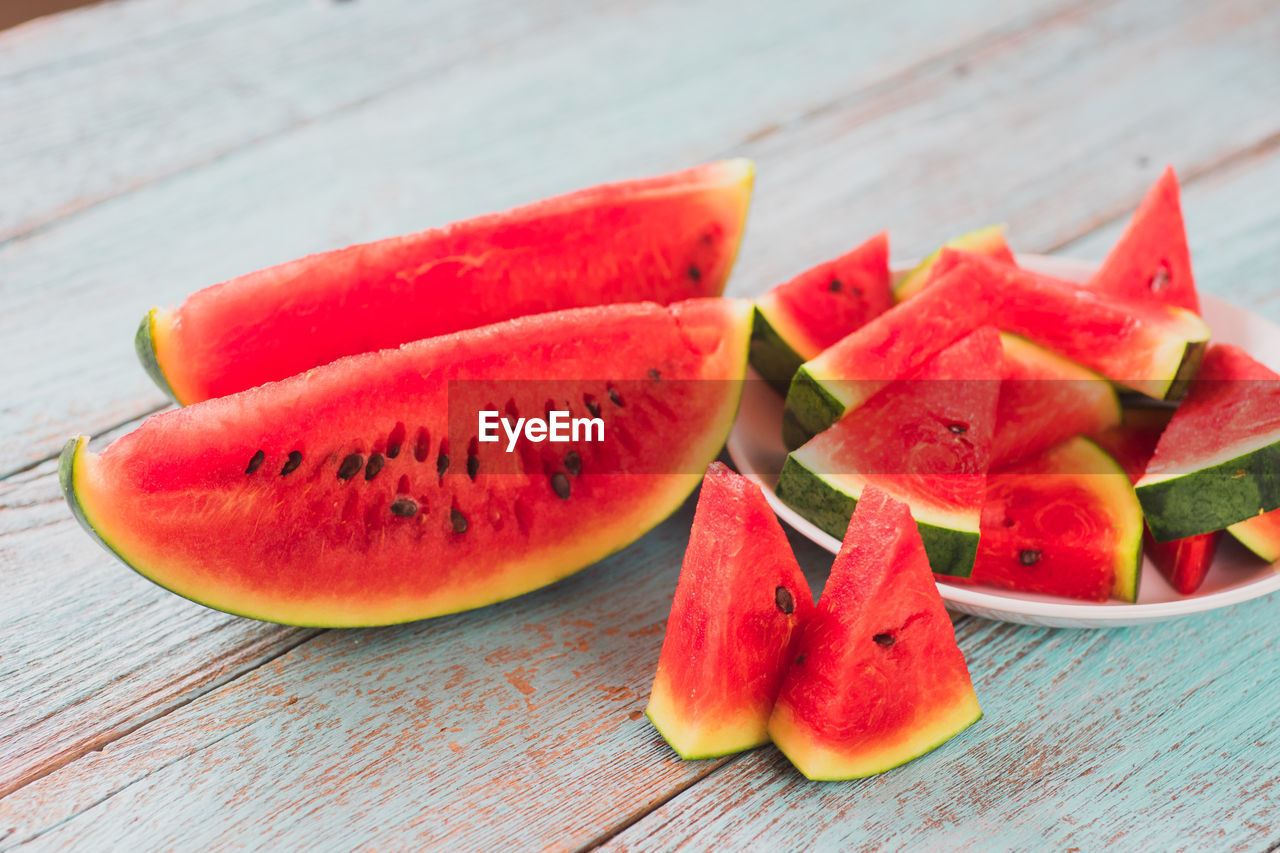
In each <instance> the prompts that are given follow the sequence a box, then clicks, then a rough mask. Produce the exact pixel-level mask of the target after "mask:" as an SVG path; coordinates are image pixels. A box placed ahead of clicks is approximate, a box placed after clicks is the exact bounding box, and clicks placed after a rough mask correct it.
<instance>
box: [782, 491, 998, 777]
mask: <svg viewBox="0 0 1280 853" xmlns="http://www.w3.org/2000/svg"><path fill="white" fill-rule="evenodd" d="M792 661H793V662H792V665H791V667H790V668H789V669H788V670H787V674H786V677H785V678H784V679H783V683H782V689H781V691H780V692H779V694H778V701H777V704H776V705H775V706H774V709H773V716H772V717H771V718H770V720H769V734H770V736H771V737H772V738H773V741H774V743H776V744H777V745H778V748H779V749H781V750H782V752H783V753H785V754H786V756H787V758H789V759H790V760H791V763H792V764H794V765H795V766H796V767H797V768H798V769H799V770H800V772H802V773H803V774H804V775H805V776H807V777H809V778H810V779H854V778H859V777H863V776H870V775H873V774H875V773H882V772H884V771H885V770H888V769H890V768H892V767H896V766H898V765H900V764H903V763H905V762H907V761H910V760H911V759H913V758H915V757H917V756H919V755H923V754H924V753H926V752H929V751H930V750H932V749H934V748H936V747H937V746H939V745H941V744H942V743H944V742H946V741H947V740H949V739H951V738H952V737H954V736H955V735H956V734H958V733H959V732H961V731H963V730H964V729H966V728H968V727H969V726H971V725H972V724H973V723H975V722H977V721H978V719H979V718H980V717H981V716H982V709H981V708H980V707H979V705H978V697H977V695H976V694H975V693H974V690H973V683H972V682H971V681H970V678H969V670H968V668H967V666H966V665H965V660H964V655H963V654H962V653H961V652H960V648H959V647H958V646H957V645H956V639H955V632H954V630H953V629H952V627H951V620H950V619H949V618H948V616H947V611H946V609H945V608H944V607H943V604H942V598H941V597H940V596H939V595H938V590H937V587H936V586H935V585H934V583H933V577H932V575H931V574H930V573H929V561H928V559H927V558H926V556H925V551H924V545H923V543H922V542H921V540H920V534H919V532H918V530H917V529H916V525H915V523H914V522H913V520H912V518H911V512H910V511H909V510H908V508H907V507H906V505H905V504H902V503H899V502H897V501H895V500H893V499H892V498H890V497H889V496H888V495H886V494H885V493H884V492H881V491H880V490H878V489H877V488H875V487H874V486H869V487H868V488H867V489H866V491H865V492H864V493H863V496H862V499H861V500H860V501H859V502H858V508H857V511H856V512H855V513H854V515H853V517H852V519H850V522H849V529H848V531H847V532H846V533H845V536H844V541H843V544H842V545H841V547H840V553H839V555H838V556H837V557H836V560H835V564H834V565H833V566H832V569H831V577H830V578H829V579H828V580H827V585H826V588H825V589H824V590H823V592H822V598H821V600H820V601H819V602H818V607H817V610H816V611H815V612H814V614H813V615H812V617H810V619H809V620H808V622H807V623H806V624H805V626H804V627H803V629H802V631H801V635H800V640H799V642H798V643H797V645H796V648H795V653H794V656H793V658H792Z"/></svg>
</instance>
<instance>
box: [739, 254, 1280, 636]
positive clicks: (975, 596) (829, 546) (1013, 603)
mask: <svg viewBox="0 0 1280 853" xmlns="http://www.w3.org/2000/svg"><path fill="white" fill-rule="evenodd" d="M1016 258H1017V260H1018V263H1019V264H1021V265H1023V266H1026V267H1028V268H1030V269H1035V270H1038V271H1041V272H1045V273H1049V274H1056V275H1059V276H1061V277H1064V278H1072V279H1076V280H1079V279H1081V278H1084V277H1087V276H1088V275H1090V274H1091V273H1092V271H1093V270H1095V269H1097V266H1098V264H1097V263H1094V262H1091V261H1085V260H1083V259H1079V258H1066V257H1058V256H1054V255H1038V254H1026V253H1019V254H1018V255H1016ZM914 266H915V264H914V263H913V262H911V261H905V262H901V263H898V264H894V265H893V273H894V275H901V274H902V273H903V272H905V271H907V270H910V269H911V268H912V267H914ZM1200 299H1201V302H1202V303H1207V304H1208V305H1210V306H1212V308H1213V309H1214V310H1215V311H1224V312H1229V313H1238V314H1240V315H1243V317H1244V318H1247V320H1248V321H1249V322H1250V323H1254V324H1259V328H1260V329H1261V330H1265V331H1267V332H1269V333H1270V334H1272V335H1274V336H1275V338H1276V339H1278V340H1280V326H1277V325H1276V324H1275V323H1273V322H1271V321H1270V320H1268V319H1266V318H1265V317H1262V316H1261V315H1259V314H1256V313H1254V312H1253V311H1250V310H1248V309H1246V308H1241V307H1239V306H1237V305H1234V304H1232V303H1230V302H1228V301H1226V300H1224V299H1221V298H1219V297H1217V296H1214V295H1213V294H1201V295H1200ZM749 369H750V368H749ZM748 432H749V430H748V429H747V427H746V426H745V424H744V421H743V419H742V418H738V419H736V420H735V421H734V424H733V429H732V430H731V432H730V434H729V439H728V442H727V443H726V450H727V451H728V454H729V458H730V459H732V460H733V463H734V466H735V467H736V468H737V469H738V471H739V472H740V473H741V474H742V475H743V476H745V477H747V479H749V480H751V481H752V482H754V483H756V484H757V485H758V486H760V489H761V491H763V492H764V496H765V500H766V501H768V503H769V506H770V507H771V508H772V509H773V511H774V513H775V514H776V515H777V516H778V517H779V518H780V519H782V520H783V521H784V522H786V523H787V524H788V525H789V526H790V527H791V528H792V529H793V530H795V531H796V532H797V533H799V534H800V535H802V536H804V537H805V538H806V539H808V540H810V541H811V542H813V543H814V544H816V545H818V546H819V547H820V548H822V549H823V550H825V551H828V552H830V553H831V554H835V553H837V552H838V551H839V549H840V541H839V540H838V539H836V538H835V537H834V536H832V535H830V534H829V533H827V532H826V531H823V530H821V529H819V528H818V527H817V526H816V525H814V524H813V523H812V522H810V521H809V520H808V519H806V518H804V517H803V516H801V515H800V514H799V513H798V512H796V511H795V510H794V509H792V508H791V507H789V506H787V505H786V504H785V503H783V502H782V501H781V500H780V499H779V498H778V496H777V494H775V492H774V490H773V489H772V488H771V487H770V486H769V483H768V481H767V480H765V479H764V477H763V476H762V475H761V474H760V472H759V471H757V470H756V468H755V466H754V465H752V464H751V456H750V452H749V450H748V447H749V446H750V443H749V436H748ZM1273 565H1274V564H1273ZM935 584H936V585H937V587H938V591H939V593H940V594H941V596H942V599H943V601H944V602H945V603H946V605H947V607H948V608H950V609H952V610H958V611H960V612H962V613H967V614H970V615H975V616H980V617H983V618H986V619H993V620H998V621H1004V622H1013V623H1021V624H1030V625H1043V626H1048V627H1069V628H1111V627H1120V626H1124V625H1140V624H1146V623H1151V622H1163V621H1167V620H1170V619H1178V618H1181V617H1184V616H1191V615H1193V614H1196V613H1204V612H1206V611H1210V610H1218V609H1221V608H1224V607H1231V606H1233V605H1236V604H1241V603H1243V602H1246V601H1251V600H1253V599H1255V598H1261V597H1263V596H1265V595H1269V594H1271V593H1273V592H1276V591H1277V590H1280V571H1275V570H1274V568H1273V571H1272V572H1271V573H1270V574H1268V575H1262V576H1260V577H1258V578H1257V579H1255V580H1252V581H1248V582H1245V583H1243V584H1241V585H1239V586H1234V587H1230V588H1228V589H1222V590H1218V591H1216V592H1211V593H1206V594H1204V595H1198V594H1192V595H1190V596H1186V597H1183V598H1180V599H1175V600H1172V601H1154V602H1148V603H1146V604H1142V603H1127V602H1115V601H1109V602H1098V603H1089V602H1076V601H1070V600H1065V599H1064V600H1063V601H1061V602H1059V601H1036V600H1030V599H1025V598H1017V597H1013V596H1010V595H1008V594H1005V593H1001V592H998V591H994V590H993V591H987V590H982V589H978V588H975V587H967V586H958V585H955V584H949V583H946V582H945V581H936V580H935Z"/></svg>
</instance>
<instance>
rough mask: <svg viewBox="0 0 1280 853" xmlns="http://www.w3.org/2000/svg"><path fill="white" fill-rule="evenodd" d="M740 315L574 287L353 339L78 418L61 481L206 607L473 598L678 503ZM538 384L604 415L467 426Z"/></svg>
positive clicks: (384, 615) (726, 371) (530, 581)
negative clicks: (279, 373) (170, 403)
mask: <svg viewBox="0 0 1280 853" xmlns="http://www.w3.org/2000/svg"><path fill="white" fill-rule="evenodd" d="M750 312H751V305H750V303H749V302H746V301H745V300H741V301H740V300H726V299H699V300H690V301H687V302H680V303H676V304H674V305H672V306H670V307H667V308H664V307H661V306H658V305H655V304H653V303H632V304H627V305H612V306H602V307H595V308H579V309H571V310H567V311H561V312H555V313H550V314H542V315H537V316H532V317H522V318H519V319H516V320H510V321H507V322H505V323H499V324H496V325H493V326H486V327H483V328H480V329H474V330H470V331H466V332H459V333H455V334H453V335H445V336H440V337H435V338H428V339H426V340H422V341H417V342H414V343H412V344H406V345H405V346H403V347H401V348H399V349H394V350H383V351H380V352H375V353H365V354H362V355H358V356H351V357H349V358H346V359H342V360H339V361H337V362H334V363H332V364H329V365H325V366H323V367H318V368H315V369H314V370H311V371H308V372H307V373H304V374H300V375H298V376H294V377H291V378H289V379H286V380H282V381H280V382H276V383H269V384H267V385H263V386H259V387H258V388H254V389H250V390H248V391H245V392H242V393H240V394H234V395H231V396H228V397H220V398H217V399H215V400H208V401H205V402H203V403H199V404H196V405H193V406H190V407H188V408H185V409H178V410H175V411H170V412H164V413H162V414H159V415H154V416H152V417H150V418H148V419H147V420H146V421H144V422H143V424H142V425H141V426H139V427H138V428H137V429H136V430H134V431H133V432H131V433H129V434H128V435H125V436H123V437H122V438H119V439H117V440H116V441H115V442H113V443H112V444H111V445H110V446H109V447H107V448H106V449H105V450H103V451H102V452H101V453H91V452H89V451H88V449H87V447H86V439H83V438H81V439H73V440H72V441H71V442H70V443H69V445H68V447H67V448H66V449H65V450H64V451H63V459H62V464H61V465H60V469H59V473H60V479H61V481H62V485H63V490H64V492H65V494H66V496H67V499H68V501H69V503H70V504H71V507H72V510H73V512H74V513H75V514H76V515H77V517H78V518H79V519H80V521H81V522H82V523H83V524H84V525H85V527H86V528H88V529H89V530H90V532H91V533H93V534H94V535H95V536H97V537H98V538H99V539H100V540H101V541H102V542H103V544H105V545H106V546H107V547H108V548H110V549H111V550H112V551H114V552H115V553H116V554H117V555H119V556H120V557H121V558H122V559H123V560H124V561H125V562H126V563H128V564H129V565H130V566H132V567H133V568H135V569H136V570H137V571H139V572H140V573H142V574H143V575H145V576H146V577H148V578H150V579H151V580H153V581H155V582H157V583H159V584H161V585H162V586H165V587H167V588H169V589H171V590H173V591H174V592H177V593H178V594H180V595H183V596H185V597H188V598H191V599H193V600H195V601H199V602H201V603H204V604H207V605H209V606H211V607H215V608H218V609H221V610H226V611H228V612H232V613H238V614H242V615H246V616H252V617H254V618H258V619H265V620H269V621H275V622H285V623H291V624H303V625H327V626H348V625H373V624H386V623H391V622H399V621H408V620H412V619H420V618H425V617H427V616H434V615H439V614H442V613H451V612H455V611H458V610H465V609H467V608H471V607H479V606H481V605H484V604H488V603H491V602H494V601H499V600H502V599H505V598H510V597H512V596H514V595H518V594H520V593H523V592H526V591H528V590H531V589H534V588H537V587H540V586H543V585H546V584H549V583H551V582H552V581H555V580H557V579H559V578H562V577H564V576H566V575H568V574H571V573H572V572H575V571H577V570H578V569H581V568H583V567H584V566H587V565H589V564H590V563H592V562H595V561H596V560H599V559H601V558H602V557H604V556H606V555H607V554H610V553H612V552H613V551H616V550H618V549H619V548H621V547H623V546H625V545H626V544H628V543H630V542H632V541H633V540H635V539H636V538H638V537H639V536H640V535H641V534H642V533H644V532H645V531H646V530H647V529H649V528H650V527H652V526H653V525H655V524H657V523H658V521H660V520H661V519H663V518H665V517H666V516H667V515H668V514H670V513H671V512H672V511H674V510H675V508H676V507H678V506H679V505H680V503H681V502H682V501H683V500H684V499H685V497H686V496H687V495H688V494H689V492H691V491H692V490H693V489H694V487H695V486H696V485H697V484H698V482H699V481H700V480H701V476H702V472H703V471H704V470H705V467H706V465H707V464H708V463H709V462H710V461H711V460H713V459H714V458H715V456H716V454H717V453H718V452H719V451H720V448H721V446H722V445H723V443H724V440H725V438H726V436H727V435H728V432H729V428H730V425H731V424H732V422H733V419H734V415H735V413H736V410H737V404H738V398H739V395H740V393H741V380H742V377H743V373H744V371H745V370H746V352H747V340H748V336H749V334H750V320H751V313H750ZM584 329H587V330H590V334H589V335H584V334H583V330H584ZM599 377H608V379H602V378H599ZM549 405H554V407H555V408H557V409H559V408H561V407H563V409H564V410H567V411H570V412H571V413H572V416H573V417H582V418H585V417H587V416H588V415H591V416H594V417H598V418H599V419H600V420H601V421H602V424H603V429H602V430H597V431H594V432H591V431H588V432H587V433H580V434H579V435H578V436H576V437H574V438H573V440H571V441H563V442H561V441H556V442H552V441H538V440H537V439H536V438H534V437H531V436H529V435H528V434H527V433H526V434H525V435H526V437H525V438H523V439H521V440H520V442H519V444H518V446H517V447H516V448H515V450H513V451H512V452H507V450H506V446H507V444H506V442H505V441H499V442H496V443H480V442H479V441H478V437H479V434H478V410H479V409H481V408H482V407H483V408H486V409H488V408H491V409H494V410H501V411H502V413H503V415H504V416H509V417H511V418H516V417H525V416H529V417H539V418H542V417H544V411H545V408H546V407H548V406H549ZM601 432H602V433H603V436H601V434H600V433H601Z"/></svg>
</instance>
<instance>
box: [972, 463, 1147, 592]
mask: <svg viewBox="0 0 1280 853" xmlns="http://www.w3.org/2000/svg"><path fill="white" fill-rule="evenodd" d="M1141 560H1142V510H1141V508H1140V507H1139V506H1138V500H1137V498H1136V497H1135V496H1134V494H1133V486H1132V485H1131V484H1130V482H1129V478H1128V477H1127V476H1126V475H1125V473H1124V469H1122V468H1121V467H1120V466H1119V465H1118V464H1117V463H1116V462H1115V461H1114V460H1113V459H1112V458H1111V457H1110V456H1108V455H1107V454H1106V453H1105V452H1104V451H1103V450H1102V449H1101V448H1099V447H1098V446H1097V445H1096V444H1094V443H1092V442H1090V441H1088V440H1087V439H1084V438H1073V439H1070V440H1069V441H1065V442H1063V443H1061V444H1058V445H1056V446H1054V447H1052V448H1050V449H1048V450H1046V451H1044V452H1043V453H1041V454H1039V455H1037V456H1035V457H1032V458H1030V459H1026V460H1023V461H1021V462H1018V463H1016V464H1013V465H1008V466H1005V467H1003V468H1001V469H999V470H993V471H992V472H991V473H990V474H989V475H987V494H986V502H985V503H984V504H983V507H982V539H981V541H980V542H979V545H978V557H977V560H976V561H975V563H974V566H973V574H972V575H970V576H969V577H968V578H967V579H955V578H947V580H954V581H956V582H964V583H974V584H983V585H987V586H995V587H999V588H1002V589H1012V590H1016V591H1019V592H1035V593H1042V594H1046V595H1060V596H1065V597H1067V598H1077V599H1083V600H1085V601H1106V600H1107V599H1108V598H1119V599H1121V600H1123V601H1135V600H1136V599H1137V594H1138V570H1139V568H1140V565H1141Z"/></svg>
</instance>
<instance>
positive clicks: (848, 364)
mask: <svg viewBox="0 0 1280 853" xmlns="http://www.w3.org/2000/svg"><path fill="white" fill-rule="evenodd" d="M934 275H935V278H936V281H935V282H934V283H933V284H931V285H930V286H929V287H927V288H925V289H924V290H923V291H922V292H921V293H919V294H918V295H917V296H915V297H914V298H912V299H910V300H908V301H906V302H903V303H901V304H899V305H896V306H894V307H893V308H892V309H890V310H889V311H886V312H885V313H884V314H882V315H881V316H879V317H877V318H876V319H875V320H872V321H871V322H869V323H867V325H865V326H863V327H862V328H861V329H858V330H857V331H856V332H853V333H852V334H850V335H848V336H847V337H845V338H843V339H841V340H840V341H839V342H838V343H836V344H835V345H833V346H831V347H829V348H828V349H826V350H825V351H823V353H822V354H821V355H819V356H818V357H817V358H815V359H811V360H810V361H808V362H805V364H803V365H802V366H801V367H800V369H799V370H797V371H796V375H795V377H794V378H793V379H792V381H791V388H790V389H789V390H788V392H787V404H786V410H785V412H784V420H783V430H784V435H783V437H784V439H785V440H786V441H787V443H788V446H796V444H797V442H801V441H803V440H804V439H805V438H807V437H808V436H809V435H814V434H816V433H818V432H821V431H822V430H823V429H826V427H827V426H829V425H830V424H832V423H835V421H836V420H838V419H839V417H840V416H841V415H842V414H844V412H846V411H848V410H850V409H853V408H856V407H857V406H859V405H861V404H862V403H864V402H865V401H866V400H867V399H868V398H870V397H871V395H872V394H874V393H875V392H876V391H878V390H879V389H880V388H882V387H884V385H885V384H887V383H888V382H890V381H892V380H893V379H894V378H897V377H902V376H909V375H911V373H912V372H913V371H915V370H917V369H919V366H920V365H922V364H923V363H924V362H925V361H927V360H928V359H929V358H930V357H931V356H933V355H934V354H936V353H937V352H938V351H939V350H941V349H942V348H943V347H945V346H948V345H949V344H951V343H952V342H954V341H955V340H957V339H958V338H960V337H961V336H963V335H965V334H967V333H968V332H970V331H972V330H973V329H975V328H977V327H978V326H980V325H983V324H986V323H994V324H995V325H997V326H998V327H1000V328H1001V329H1003V330H1005V331H1008V332H1013V333H1014V334H1018V335H1021V336H1023V337H1026V338H1029V339H1030V340H1032V341H1034V342H1036V343H1038V344H1040V345H1041V346H1044V347H1046V348H1048V349H1050V350H1052V351H1054V352H1056V353H1058V354H1059V355H1062V356H1063V357H1065V358H1068V359H1070V360H1071V361H1074V362H1077V363H1078V364H1081V365H1083V366H1085V367H1088V368H1090V369H1092V370H1094V371H1097V372H1098V373H1100V374H1102V375H1103V376H1105V377H1107V378H1108V379H1110V380H1111V381H1113V382H1118V383H1120V384H1123V385H1125V386H1126V387H1128V388H1131V389H1133V390H1136V391H1140V392H1142V393H1144V394H1147V395H1148V396H1152V397H1157V398H1163V397H1176V396H1178V395H1179V394H1181V393H1182V390H1183V388H1184V387H1185V383H1186V380H1187V379H1188V378H1189V377H1190V376H1192V375H1194V373H1195V370H1196V369H1197V367H1198V366H1199V362H1200V357H1201V355H1202V352H1203V349H1204V344H1205V342H1206V341H1207V340H1208V338H1209V329H1208V327H1207V326H1205V324H1204V322H1203V321H1202V320H1201V319H1200V318H1199V317H1197V316H1196V315H1194V314H1192V313H1191V312H1189V311H1186V310H1184V309H1181V308H1177V307H1175V306H1170V305H1153V304H1139V303H1132V302H1120V301H1117V300H1114V299H1111V298H1108V297H1104V296H1102V295H1099V294H1096V293H1093V292H1091V291H1089V290H1086V289H1085V288H1083V287H1081V286H1079V285H1074V284H1071V283H1070V282H1065V281H1061V280H1059V279H1054V278H1051V277H1049V276H1043V275H1039V274H1037V273H1033V272H1029V271H1027V270H1022V269H1017V268H1014V267H1009V266H1008V265H1006V264H1001V263H999V262H997V261H993V260H991V259H989V258H983V257H979V256H976V255H968V254H965V253H961V252H956V251H954V250H952V249H945V250H943V253H942V255H941V257H939V259H938V261H937V268H936V269H935V272H934Z"/></svg>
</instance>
